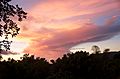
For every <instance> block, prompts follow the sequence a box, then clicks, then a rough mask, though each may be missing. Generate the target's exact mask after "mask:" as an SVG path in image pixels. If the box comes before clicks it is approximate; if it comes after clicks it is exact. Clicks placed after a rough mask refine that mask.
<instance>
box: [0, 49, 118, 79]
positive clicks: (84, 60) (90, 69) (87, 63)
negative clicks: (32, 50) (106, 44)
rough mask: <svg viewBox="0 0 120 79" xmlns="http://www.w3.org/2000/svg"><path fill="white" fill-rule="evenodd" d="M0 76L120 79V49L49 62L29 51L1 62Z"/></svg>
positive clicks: (8, 78) (7, 78) (17, 78)
mask: <svg viewBox="0 0 120 79" xmlns="http://www.w3.org/2000/svg"><path fill="white" fill-rule="evenodd" d="M0 79H120V52H106V53H105V52H104V53H101V54H91V55H90V54H89V53H87V52H83V51H81V52H76V53H71V54H70V53H69V54H67V55H64V56H63V57H62V58H58V59H57V60H56V61H54V60H51V63H49V62H47V61H46V60H45V59H44V58H39V57H38V58H35V57H34V56H33V55H32V56H29V55H28V54H25V55H24V56H23V57H22V60H19V61H16V60H14V59H9V60H8V61H0Z"/></svg>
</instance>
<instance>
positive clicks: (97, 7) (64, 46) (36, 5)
mask: <svg viewBox="0 0 120 79" xmlns="http://www.w3.org/2000/svg"><path fill="white" fill-rule="evenodd" d="M11 4H14V5H16V4H18V5H19V6H20V7H22V8H23V9H24V10H25V11H26V12H27V13H28V15H27V19H26V20H24V21H22V22H17V23H18V26H19V27H20V28H21V31H20V34H19V35H18V36H17V37H16V38H13V39H12V40H13V43H12V45H11V51H12V52H17V53H19V54H23V53H29V54H34V55H35V56H37V57H44V58H46V59H48V60H50V59H56V58H58V57H61V56H62V55H63V54H66V53H67V52H69V50H71V51H72V52H73V51H75V50H76V49H79V50H80V49H81V50H85V51H89V52H91V47H92V46H93V45H98V46H99V47H100V48H101V50H102V51H103V50H104V49H106V48H109V49H111V50H112V51H115V50H117V51H118V50H120V48H119V46H120V45H119V43H120V1H119V0H12V2H11ZM16 57H17V56H16ZM17 58H18V57H17Z"/></svg>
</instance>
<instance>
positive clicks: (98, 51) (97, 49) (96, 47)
mask: <svg viewBox="0 0 120 79" xmlns="http://www.w3.org/2000/svg"><path fill="white" fill-rule="evenodd" d="M91 50H92V51H93V52H94V53H95V54H98V53H100V48H99V47H98V46H96V45H94V46H92V49H91Z"/></svg>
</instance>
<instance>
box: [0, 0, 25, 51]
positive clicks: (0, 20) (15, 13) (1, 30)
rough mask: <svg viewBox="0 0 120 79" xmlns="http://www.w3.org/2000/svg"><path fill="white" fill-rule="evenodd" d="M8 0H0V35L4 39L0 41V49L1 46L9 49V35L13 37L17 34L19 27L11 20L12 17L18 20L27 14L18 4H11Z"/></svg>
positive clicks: (0, 48)
mask: <svg viewBox="0 0 120 79" xmlns="http://www.w3.org/2000/svg"><path fill="white" fill-rule="evenodd" d="M10 1H11V0H0V36H1V37H2V38H3V37H4V40H2V41H0V50H2V49H3V48H5V49H6V50H10V44H11V41H9V40H8V37H9V35H10V36H11V37H15V36H16V35H18V34H19V30H20V28H19V27H18V26H17V24H16V22H14V21H13V17H18V21H22V20H23V18H26V15H27V13H26V12H25V11H23V9H22V8H20V7H19V6H18V5H15V6H14V5H11V4H10Z"/></svg>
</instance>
